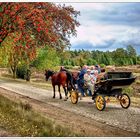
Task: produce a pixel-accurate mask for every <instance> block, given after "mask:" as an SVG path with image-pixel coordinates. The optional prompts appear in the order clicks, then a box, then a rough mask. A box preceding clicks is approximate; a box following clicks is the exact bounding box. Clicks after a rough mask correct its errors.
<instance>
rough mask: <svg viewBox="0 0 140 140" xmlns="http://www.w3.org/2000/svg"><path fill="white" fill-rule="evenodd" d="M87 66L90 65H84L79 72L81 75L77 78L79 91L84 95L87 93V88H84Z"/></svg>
mask: <svg viewBox="0 0 140 140" xmlns="http://www.w3.org/2000/svg"><path fill="white" fill-rule="evenodd" d="M87 68H88V66H87V65H84V66H83V67H82V69H81V71H80V73H79V77H78V80H77V85H78V91H79V92H80V93H81V95H82V96H83V97H84V96H85V94H84V92H85V90H84V88H83V86H84V74H85V73H86V72H87Z"/></svg>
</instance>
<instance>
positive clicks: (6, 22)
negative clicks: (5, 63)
mask: <svg viewBox="0 0 140 140" xmlns="http://www.w3.org/2000/svg"><path fill="white" fill-rule="evenodd" d="M78 15H79V12H78V11H75V10H74V8H73V7H72V6H65V5H56V4H54V3H43V2H36V3H35V2H34V3H33V2H31V3H13V2H11V3H10V2H8V3H6V2H3V3H0V45H1V46H2V44H3V42H4V41H5V39H6V38H7V37H8V38H10V40H11V39H12V40H13V42H11V44H10V45H11V46H12V53H11V55H10V60H9V61H10V64H11V66H12V67H13V66H14V67H15V68H14V69H15V70H16V68H17V64H18V62H19V61H20V59H22V60H24V61H26V62H27V64H29V63H30V62H31V61H32V60H34V59H35V57H36V49H37V48H38V47H43V46H46V45H47V46H49V47H51V48H55V49H57V50H63V49H64V48H65V47H68V46H69V45H70V42H69V38H70V37H71V35H72V36H75V35H76V27H77V26H79V22H78V21H77V16H78ZM15 70H13V68H12V71H13V73H15V72H14V71H15Z"/></svg>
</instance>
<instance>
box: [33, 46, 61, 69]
mask: <svg viewBox="0 0 140 140" xmlns="http://www.w3.org/2000/svg"><path fill="white" fill-rule="evenodd" d="M33 65H34V66H35V67H36V68H37V69H39V70H45V69H53V70H55V69H57V66H58V65H60V58H59V56H58V53H57V51H56V50H55V49H53V48H52V49H50V48H49V47H48V46H46V47H45V48H43V49H40V50H39V52H38V57H37V58H36V60H35V61H34V62H33Z"/></svg>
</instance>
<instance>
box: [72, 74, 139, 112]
mask: <svg viewBox="0 0 140 140" xmlns="http://www.w3.org/2000/svg"><path fill="white" fill-rule="evenodd" d="M135 79H136V77H134V76H133V74H132V73H131V72H108V73H107V75H106V79H104V80H100V81H99V82H97V83H96V84H95V91H94V95H93V96H92V100H94V101H95V104H96V107H97V109H98V110H100V111H102V110H104V109H105V107H106V103H107V100H108V99H109V97H116V98H117V99H118V100H119V101H120V104H121V106H122V108H125V109H127V108H128V107H129V106H130V102H131V101H130V97H129V96H128V94H127V93H123V92H122V88H123V87H124V86H129V85H131V84H132V83H133V82H134V81H135ZM70 96H71V102H72V103H73V104H76V103H77V102H78V98H79V95H78V92H77V91H76V90H74V91H71V94H70ZM106 97H107V98H106Z"/></svg>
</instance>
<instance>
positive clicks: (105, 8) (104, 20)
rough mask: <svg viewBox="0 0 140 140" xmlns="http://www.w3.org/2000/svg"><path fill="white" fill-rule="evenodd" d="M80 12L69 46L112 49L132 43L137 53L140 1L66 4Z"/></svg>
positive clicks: (73, 47)
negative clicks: (78, 23) (75, 31)
mask: <svg viewBox="0 0 140 140" xmlns="http://www.w3.org/2000/svg"><path fill="white" fill-rule="evenodd" d="M66 5H71V6H73V7H74V9H75V10H78V11H80V16H78V18H77V20H78V21H79V22H80V24H81V25H80V26H79V27H78V28H76V29H77V37H72V38H71V39H70V42H71V49H70V50H75V49H77V50H78V49H85V50H100V51H108V50H109V51H113V50H115V49H116V48H120V47H121V48H126V46H128V45H132V46H133V47H134V48H135V49H136V51H137V54H140V3H66Z"/></svg>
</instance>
